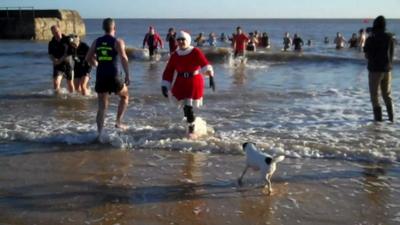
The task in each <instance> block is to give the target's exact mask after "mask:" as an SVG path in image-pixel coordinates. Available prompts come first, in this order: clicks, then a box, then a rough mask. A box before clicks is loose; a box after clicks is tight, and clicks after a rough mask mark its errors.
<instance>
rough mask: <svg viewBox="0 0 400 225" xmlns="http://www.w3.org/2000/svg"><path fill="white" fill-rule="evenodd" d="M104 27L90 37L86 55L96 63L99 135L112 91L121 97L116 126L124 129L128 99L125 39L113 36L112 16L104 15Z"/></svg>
mask: <svg viewBox="0 0 400 225" xmlns="http://www.w3.org/2000/svg"><path fill="white" fill-rule="evenodd" d="M103 30H104V33H105V34H104V36H102V37H99V38H97V39H96V40H95V41H93V44H92V45H91V47H90V49H89V52H88V54H87V55H86V60H87V61H88V62H89V63H90V64H91V65H92V66H96V65H97V71H96V86H95V90H96V92H97V98H98V111H97V117H96V121H97V130H98V138H99V137H100V136H101V134H102V131H103V126H104V118H105V113H106V110H107V108H108V103H109V100H108V99H109V95H110V94H111V93H112V92H113V93H115V94H117V95H118V96H119V97H120V101H119V104H118V111H117V119H116V123H115V127H116V128H121V129H126V126H125V125H124V124H122V118H123V116H124V113H125V111H126V108H127V106H128V102H129V92H128V85H129V83H130V78H129V65H128V56H127V55H126V52H125V42H124V41H123V40H122V39H119V38H116V37H115V33H116V30H115V22H114V20H113V19H111V18H107V19H104V20H103ZM118 56H119V57H118ZM118 58H119V59H120V62H121V64H122V68H123V70H124V72H125V79H124V80H122V79H121V77H120V76H119V71H118Z"/></svg>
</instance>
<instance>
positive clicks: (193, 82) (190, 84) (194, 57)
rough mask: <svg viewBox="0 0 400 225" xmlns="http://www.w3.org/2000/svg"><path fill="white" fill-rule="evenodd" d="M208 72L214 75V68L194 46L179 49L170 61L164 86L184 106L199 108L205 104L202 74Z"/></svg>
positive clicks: (164, 75) (165, 74)
mask: <svg viewBox="0 0 400 225" xmlns="http://www.w3.org/2000/svg"><path fill="white" fill-rule="evenodd" d="M206 71H211V74H213V68H212V66H211V65H210V63H209V62H208V60H207V58H206V57H205V56H204V54H203V53H202V52H201V50H200V49H198V48H194V47H192V46H190V47H189V48H187V49H185V50H181V49H178V50H176V51H175V52H174V53H173V54H172V55H171V58H170V59H169V61H168V64H167V67H166V68H165V71H164V74H163V81H162V86H165V87H167V88H168V90H171V92H172V95H173V96H174V97H175V98H176V99H177V100H178V101H183V102H182V103H183V104H184V105H188V106H196V107H199V106H201V105H202V104H203V93H204V79H203V76H202V73H204V72H206ZM174 78H175V80H174ZM171 86H172V89H171Z"/></svg>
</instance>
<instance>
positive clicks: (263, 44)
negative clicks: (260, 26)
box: [260, 32, 271, 48]
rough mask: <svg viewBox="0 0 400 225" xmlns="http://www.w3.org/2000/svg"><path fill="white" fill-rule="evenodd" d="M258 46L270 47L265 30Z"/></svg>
mask: <svg viewBox="0 0 400 225" xmlns="http://www.w3.org/2000/svg"><path fill="white" fill-rule="evenodd" d="M260 46H261V47H262V48H270V47H271V43H270V41H269V36H268V34H267V32H263V33H262V36H261V43H260Z"/></svg>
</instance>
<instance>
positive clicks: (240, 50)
mask: <svg viewBox="0 0 400 225" xmlns="http://www.w3.org/2000/svg"><path fill="white" fill-rule="evenodd" d="M232 40H233V50H234V57H235V58H236V57H238V56H245V53H246V51H245V50H246V44H247V42H248V41H249V38H248V37H247V35H246V34H244V33H243V31H242V28H241V27H236V34H235V35H234V36H233V39H232Z"/></svg>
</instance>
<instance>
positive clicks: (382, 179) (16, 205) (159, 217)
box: [0, 146, 400, 225]
mask: <svg viewBox="0 0 400 225" xmlns="http://www.w3.org/2000/svg"><path fill="white" fill-rule="evenodd" d="M101 148H103V149H101ZM243 161H244V156H240V155H237V156H233V155H209V154H202V153H177V152H167V151H152V150H140V151H122V150H116V149H109V148H108V147H104V146H103V147H99V146H88V147H82V146H79V147H76V146H70V147H65V146H64V147H54V148H52V149H46V150H43V149H41V150H40V151H38V150H37V149H35V150H32V149H27V150H24V151H21V152H20V153H18V154H3V155H1V156H0V168H1V169H0V224H52V225H54V224H111V225H112V224H114V225H117V224H119V225H122V224H139V225H158V224H199V225H205V224H274V225H276V224H278V225H279V224H338V225H339V224H340V225H344V224H349V225H350V224H351V225H354V224H382V225H391V224H393V225H394V224H399V223H400V179H399V176H400V175H399V174H400V173H399V172H400V168H399V167H398V166H394V165H385V166H382V165H365V164H359V163H353V162H345V161H336V160H316V159H307V160H303V159H286V160H285V161H283V162H282V163H281V164H279V165H278V170H277V172H276V173H275V176H274V177H273V178H272V185H273V194H272V195H267V194H266V192H265V191H264V190H263V188H262V187H261V185H262V184H261V183H260V182H259V181H258V180H257V178H258V176H257V174H256V173H249V174H248V176H247V177H245V180H244V186H242V187H239V186H237V184H236V179H237V177H238V176H239V175H240V172H241V171H242V169H243V166H244V165H243Z"/></svg>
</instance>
